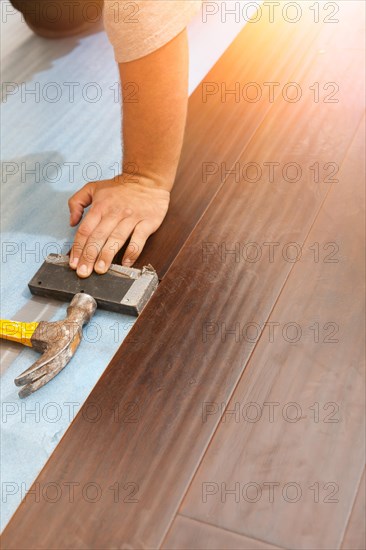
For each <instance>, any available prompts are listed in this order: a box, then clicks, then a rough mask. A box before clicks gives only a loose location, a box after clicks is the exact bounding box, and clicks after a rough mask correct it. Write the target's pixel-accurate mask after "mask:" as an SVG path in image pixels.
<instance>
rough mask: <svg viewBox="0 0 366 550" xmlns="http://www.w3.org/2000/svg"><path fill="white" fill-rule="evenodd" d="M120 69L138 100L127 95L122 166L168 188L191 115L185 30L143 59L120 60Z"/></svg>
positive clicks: (143, 180)
mask: <svg viewBox="0 0 366 550" xmlns="http://www.w3.org/2000/svg"><path fill="white" fill-rule="evenodd" d="M119 70H120V77H121V83H122V87H123V85H124V84H126V83H129V82H132V83H134V85H135V87H136V90H137V93H136V99H135V102H131V101H129V100H128V99H126V100H125V101H123V165H124V171H127V172H129V171H132V172H135V173H136V176H135V177H136V179H138V180H139V182H140V183H142V184H143V185H147V186H152V187H159V188H162V189H166V190H168V191H170V190H171V188H172V186H173V184H174V179H175V175H176V171H177V166H178V162H179V157H180V153H181V149H182V143H183V136H184V128H185V122H186V116H187V103H188V44H187V32H186V31H183V32H182V33H180V34H179V35H178V36H177V37H176V38H174V39H173V40H171V41H170V42H168V43H167V44H166V45H165V46H163V47H162V48H159V49H158V50H156V51H155V52H153V53H151V54H149V55H147V56H145V57H142V58H141V59H137V60H135V61H131V62H129V63H120V64H119ZM128 91H129V92H131V88H129V90H128ZM124 93H126V92H124ZM136 100H137V101H136ZM132 167H134V169H133V168H132Z"/></svg>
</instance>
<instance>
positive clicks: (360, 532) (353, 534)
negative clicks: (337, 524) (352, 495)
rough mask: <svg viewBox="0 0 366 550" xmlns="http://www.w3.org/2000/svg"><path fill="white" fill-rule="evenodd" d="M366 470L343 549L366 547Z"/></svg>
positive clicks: (362, 548) (351, 549)
mask: <svg viewBox="0 0 366 550" xmlns="http://www.w3.org/2000/svg"><path fill="white" fill-rule="evenodd" d="M365 477H366V476H365V471H364V472H363V476H362V479H361V482H360V486H359V488H358V491H357V496H356V499H355V501H354V504H353V508H352V512H351V515H350V518H349V521H348V525H347V529H346V533H345V536H344V539H343V543H342V550H364V549H365V548H366V527H365V517H366V502H365V501H366V483H365Z"/></svg>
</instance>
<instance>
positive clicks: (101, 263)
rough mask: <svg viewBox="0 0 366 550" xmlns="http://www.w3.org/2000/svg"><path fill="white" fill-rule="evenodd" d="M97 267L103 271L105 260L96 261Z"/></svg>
mask: <svg viewBox="0 0 366 550" xmlns="http://www.w3.org/2000/svg"><path fill="white" fill-rule="evenodd" d="M97 268H98V269H99V271H105V262H103V260H101V261H100V262H98V264H97Z"/></svg>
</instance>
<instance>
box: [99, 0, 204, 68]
mask: <svg viewBox="0 0 366 550" xmlns="http://www.w3.org/2000/svg"><path fill="white" fill-rule="evenodd" d="M200 7H201V0H117V1H114V0H107V1H106V2H105V4H104V12H103V13H104V27H105V30H106V32H107V34H108V37H109V40H110V41H111V43H112V46H113V48H114V54H115V58H116V61H117V62H118V63H125V62H127V61H133V60H135V59H139V58H140V57H144V56H145V55H148V54H149V53H152V52H154V51H155V50H157V49H159V48H161V47H162V46H164V45H165V44H167V43H168V42H169V41H170V40H172V39H173V38H175V37H176V36H177V35H178V34H179V33H180V32H182V31H183V30H184V29H185V27H186V26H187V25H188V23H189V21H190V20H191V19H192V17H194V15H196V14H197V13H198V12H199V10H200Z"/></svg>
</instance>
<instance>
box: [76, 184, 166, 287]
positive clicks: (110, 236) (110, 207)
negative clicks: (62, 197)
mask: <svg viewBox="0 0 366 550" xmlns="http://www.w3.org/2000/svg"><path fill="white" fill-rule="evenodd" d="M139 180H140V178H139ZM169 200H170V192H169V191H167V190H165V189H161V188H157V187H154V184H153V182H151V181H150V180H146V181H144V182H142V183H140V182H139V183H137V182H136V180H135V181H134V182H132V181H131V176H129V175H128V174H127V175H125V174H122V175H120V176H117V177H116V178H113V179H111V180H103V181H99V182H92V183H87V184H86V185H84V187H83V188H82V189H80V190H79V191H78V192H77V193H75V194H74V195H73V196H72V197H71V198H70V200H69V208H70V225H71V226H75V225H77V224H78V223H79V221H80V220H81V218H82V216H83V212H84V208H86V207H87V206H89V205H91V207H90V210H89V211H88V212H87V214H86V216H85V217H84V219H83V220H82V222H81V224H80V226H79V228H78V231H77V233H76V235H75V240H74V244H73V246H72V249H71V254H70V267H71V268H72V269H75V270H77V274H78V276H79V277H82V278H85V277H89V275H90V274H91V273H92V271H93V268H94V270H95V271H96V272H97V273H99V274H102V273H105V272H106V271H107V270H108V269H109V267H110V265H111V263H112V260H113V258H114V256H115V254H116V253H117V252H118V250H120V249H121V248H122V246H123V245H124V244H125V242H126V241H127V239H128V238H129V237H130V235H132V237H131V240H130V243H129V245H128V247H127V249H126V252H125V254H124V256H123V260H122V265H125V266H132V265H133V263H134V262H135V261H136V260H137V258H138V257H139V255H140V254H141V251H142V249H143V247H144V246H145V243H146V241H147V239H148V238H149V236H150V235H151V234H152V233H154V232H155V231H156V230H157V229H158V228H159V227H160V225H161V224H162V222H163V220H164V218H165V216H166V213H167V211H168V207H169Z"/></svg>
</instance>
